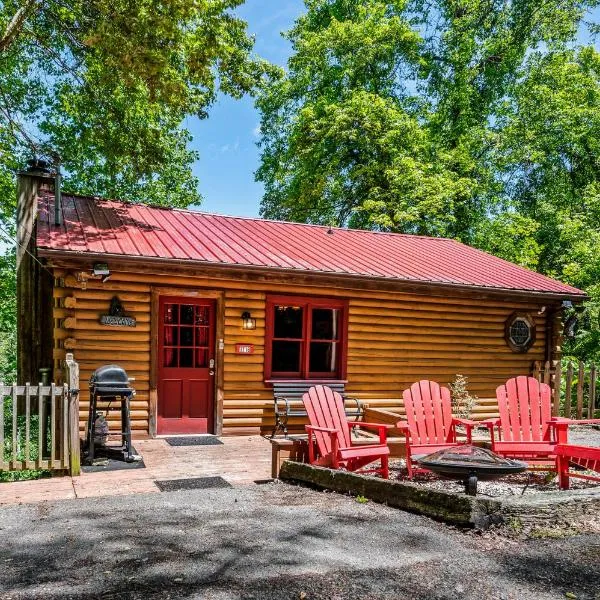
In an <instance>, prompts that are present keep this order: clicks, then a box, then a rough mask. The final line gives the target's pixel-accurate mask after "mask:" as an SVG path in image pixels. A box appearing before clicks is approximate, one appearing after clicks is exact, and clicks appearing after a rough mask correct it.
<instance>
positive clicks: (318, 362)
mask: <svg viewBox="0 0 600 600" xmlns="http://www.w3.org/2000/svg"><path fill="white" fill-rule="evenodd" d="M338 350H339V349H338V344H336V343H334V342H311V344H310V357H309V370H310V372H311V373H332V374H333V373H336V372H337V364H338Z"/></svg>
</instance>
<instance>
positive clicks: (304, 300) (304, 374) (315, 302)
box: [264, 295, 348, 381]
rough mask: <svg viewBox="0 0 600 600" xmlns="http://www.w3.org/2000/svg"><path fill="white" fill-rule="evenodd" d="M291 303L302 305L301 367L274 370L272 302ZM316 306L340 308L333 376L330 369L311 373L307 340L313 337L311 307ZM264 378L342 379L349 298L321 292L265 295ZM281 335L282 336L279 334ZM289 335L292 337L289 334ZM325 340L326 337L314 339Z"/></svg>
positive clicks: (344, 373) (286, 379)
mask: <svg viewBox="0 0 600 600" xmlns="http://www.w3.org/2000/svg"><path fill="white" fill-rule="evenodd" d="M279 305H290V306H299V307H302V309H303V319H302V338H301V339H300V338H298V341H299V342H300V371H294V372H280V371H278V372H275V373H273V369H272V365H273V340H274V339H275V341H276V340H277V339H279V338H274V333H275V331H274V329H275V319H274V316H275V306H279ZM315 308H328V309H338V310H340V315H341V316H340V325H339V334H338V335H339V340H338V342H337V343H338V345H339V359H338V360H339V363H338V369H337V372H336V373H335V374H334V375H333V376H332V375H330V374H329V373H322V372H315V373H311V372H310V370H309V365H310V344H311V341H312V311H313V309H315ZM265 317H266V323H265V365H264V375H265V380H266V381H269V380H274V381H290V380H301V381H324V380H327V381H344V380H345V379H346V373H347V349H348V300H346V299H343V298H328V297H322V296H293V295H289V296H288V295H269V296H267V298H266V311H265ZM282 339H283V338H282ZM290 339H291V338H290ZM316 341H320V342H321V343H326V342H328V341H329V340H316Z"/></svg>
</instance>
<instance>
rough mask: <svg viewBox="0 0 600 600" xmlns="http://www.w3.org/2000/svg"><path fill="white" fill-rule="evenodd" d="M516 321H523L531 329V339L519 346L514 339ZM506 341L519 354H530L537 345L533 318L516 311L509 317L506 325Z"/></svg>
mask: <svg viewBox="0 0 600 600" xmlns="http://www.w3.org/2000/svg"><path fill="white" fill-rule="evenodd" d="M516 321H523V322H524V323H526V324H527V325H528V327H529V339H528V340H527V341H526V342H525V343H524V344H517V343H516V342H515V341H514V340H513V339H512V333H511V328H512V326H513V325H514V324H515V322H516ZM504 339H505V341H506V344H507V345H508V347H509V348H510V349H511V350H512V351H513V352H517V353H519V354H522V353H525V352H528V351H529V350H530V349H531V347H532V346H533V345H534V344H535V340H536V322H535V319H534V318H533V316H532V315H531V314H529V313H526V312H521V311H515V312H513V313H512V314H511V315H509V317H508V319H506V322H505V324H504Z"/></svg>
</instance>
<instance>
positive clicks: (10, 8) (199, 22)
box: [0, 0, 269, 206]
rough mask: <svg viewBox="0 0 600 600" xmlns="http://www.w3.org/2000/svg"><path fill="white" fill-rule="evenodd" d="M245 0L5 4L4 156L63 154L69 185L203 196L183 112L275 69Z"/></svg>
mask: <svg viewBox="0 0 600 600" xmlns="http://www.w3.org/2000/svg"><path fill="white" fill-rule="evenodd" d="M242 2H243V0H174V1H170V2H166V1H164V0H139V1H136V2H130V1H128V0H127V1H126V0H91V1H83V0H70V1H69V2H67V3H65V2H64V1H63V0H45V1H44V2H41V0H26V1H25V2H23V1H17V0H8V1H6V2H3V3H2V4H0V59H1V60H0V117H1V118H2V119H1V121H0V151H1V152H2V153H3V154H7V155H13V156H15V157H17V158H18V159H19V160H22V159H23V157H24V155H27V154H32V153H33V154H36V155H38V156H42V157H48V158H50V159H51V160H57V159H58V160H60V162H61V163H62V165H63V168H64V171H65V174H66V177H65V188H66V189H71V190H74V191H78V192H83V193H93V194H101V195H106V196H110V197H123V198H127V199H129V200H133V201H141V200H143V201H150V202H153V203H157V204H166V205H171V206H173V205H174V206H187V205H189V204H191V203H198V202H199V200H200V197H199V193H198V189H197V181H196V179H195V178H194V177H193V175H192V171H191V167H192V164H193V162H194V161H195V160H196V158H197V156H196V154H195V153H194V152H192V151H190V150H189V149H188V147H187V142H188V141H189V134H188V132H187V131H186V130H185V129H183V128H182V127H181V125H182V121H183V119H184V118H185V117H186V116H188V115H197V116H199V117H205V116H206V115H207V111H208V109H209V107H210V105H211V103H212V102H213V101H214V99H215V97H216V94H217V93H218V92H219V91H221V92H223V93H225V94H229V95H231V96H234V97H239V96H241V95H242V94H244V93H247V92H251V91H253V90H254V88H255V86H256V85H257V84H258V82H259V81H260V79H261V77H262V76H263V75H264V74H265V73H267V72H268V71H269V67H268V65H267V64H266V63H265V62H264V61H261V60H258V59H257V58H255V57H253V56H252V46H253V41H252V39H251V38H250V37H249V36H248V34H247V32H246V25H245V23H244V22H243V21H241V20H240V19H237V18H235V17H234V16H233V14H232V12H231V10H232V9H233V8H235V7H236V6H238V5H240V4H241V3H242ZM1 32H3V33H1Z"/></svg>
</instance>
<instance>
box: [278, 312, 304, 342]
mask: <svg viewBox="0 0 600 600" xmlns="http://www.w3.org/2000/svg"><path fill="white" fill-rule="evenodd" d="M302 312H303V311H302V308H301V307H300V306H275V328H274V329H275V336H274V337H276V338H295V339H301V338H302V318H303V314H302Z"/></svg>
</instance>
